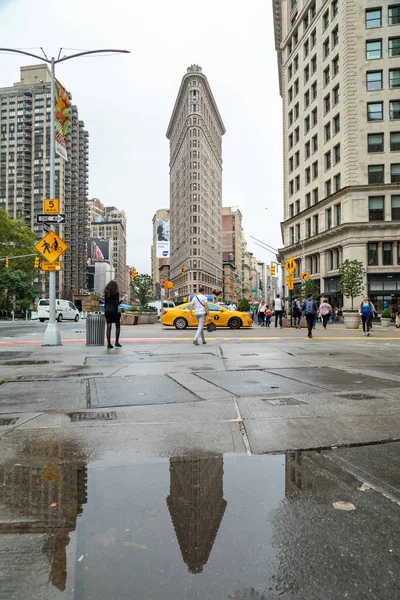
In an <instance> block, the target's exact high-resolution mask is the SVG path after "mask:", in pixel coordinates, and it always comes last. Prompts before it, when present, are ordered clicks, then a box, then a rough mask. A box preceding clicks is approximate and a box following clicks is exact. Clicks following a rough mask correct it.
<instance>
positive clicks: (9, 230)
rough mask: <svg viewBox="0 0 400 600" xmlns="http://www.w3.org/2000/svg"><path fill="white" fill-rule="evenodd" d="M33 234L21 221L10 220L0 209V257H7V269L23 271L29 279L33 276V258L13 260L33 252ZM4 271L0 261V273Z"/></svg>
mask: <svg viewBox="0 0 400 600" xmlns="http://www.w3.org/2000/svg"><path fill="white" fill-rule="evenodd" d="M35 241H36V238H35V234H34V233H33V231H31V230H30V229H29V227H27V226H26V225H25V223H24V221H23V220H22V219H10V218H9V217H8V216H7V213H6V211H5V210H4V209H2V208H0V257H1V258H5V257H8V258H9V259H10V260H9V269H10V270H19V271H23V272H24V273H26V274H27V275H29V276H30V277H32V275H33V270H34V269H33V264H34V257H33V256H28V257H26V258H15V259H13V258H12V257H13V256H20V255H21V254H33V253H34V252H35V249H34V245H35ZM4 270H6V269H5V266H4V261H0V273H3V271H4Z"/></svg>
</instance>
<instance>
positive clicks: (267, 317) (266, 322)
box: [265, 304, 272, 327]
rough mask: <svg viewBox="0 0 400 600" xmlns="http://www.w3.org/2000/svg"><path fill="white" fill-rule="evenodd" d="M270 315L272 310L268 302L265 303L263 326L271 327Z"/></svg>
mask: <svg viewBox="0 0 400 600" xmlns="http://www.w3.org/2000/svg"><path fill="white" fill-rule="evenodd" d="M271 317H272V310H271V309H270V307H269V304H267V307H266V309H265V327H271Z"/></svg>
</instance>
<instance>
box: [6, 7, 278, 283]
mask: <svg viewBox="0 0 400 600" xmlns="http://www.w3.org/2000/svg"><path fill="white" fill-rule="evenodd" d="M0 38H1V44H2V46H4V47H13V48H20V49H22V48H26V49H27V48H34V47H35V48H38V47H40V46H43V48H44V49H45V51H46V53H47V54H48V55H51V54H52V53H53V54H54V53H55V54H56V55H57V54H58V49H59V47H60V46H62V47H64V48H69V49H85V50H86V49H97V48H106V47H116V48H125V49H128V50H130V51H131V54H130V55H126V56H114V57H105V58H82V59H77V60H74V61H71V62H66V63H64V64H62V65H60V66H59V68H58V71H57V78H58V79H59V80H60V81H61V82H62V84H63V85H64V86H65V87H66V88H67V89H68V90H69V91H71V93H72V95H73V101H74V103H76V104H77V105H78V107H79V113H80V117H81V118H82V119H83V120H84V121H85V125H86V127H87V129H88V131H89V134H90V177H89V180H90V188H89V194H90V197H93V196H96V197H98V198H100V200H101V201H102V202H104V203H105V204H107V205H115V206H117V207H118V208H121V209H124V210H125V211H126V213H127V218H128V249H127V260H128V263H130V264H134V265H135V266H136V267H137V268H138V270H139V271H140V272H150V245H151V238H152V224H151V219H152V216H153V214H154V212H155V211H156V210H157V208H163V207H168V206H169V176H168V159H169V148H168V140H167V139H166V137H165V132H166V129H167V125H168V122H169V118H170V116H171V112H172V109H173V106H174V102H175V98H176V95H177V93H178V89H179V85H180V82H181V79H182V77H183V75H184V74H185V72H186V68H187V67H188V65H190V64H192V63H196V64H199V65H201V67H202V68H203V72H204V73H205V75H206V76H207V78H208V80H209V83H210V85H211V88H212V90H213V93H214V96H215V99H216V102H217V104H218V107H219V110H220V113H221V115H222V118H223V121H224V123H225V127H226V130H227V132H226V134H225V136H224V138H223V160H224V174H223V204H224V206H237V207H239V208H240V210H241V212H242V214H243V226H244V231H245V235H246V238H247V240H248V242H249V248H250V250H251V251H253V252H254V253H255V254H256V256H257V257H258V258H259V259H260V260H264V261H266V262H269V261H270V260H271V258H273V257H272V255H271V254H269V253H267V252H265V251H264V250H262V249H261V248H259V247H258V246H256V245H254V244H253V242H252V241H251V240H250V236H251V235H253V236H254V237H256V238H259V239H262V240H264V241H266V242H267V243H269V244H271V245H272V246H275V247H278V246H280V245H281V236H280V226H279V222H280V220H281V215H282V158H281V152H282V150H281V145H282V144H281V114H282V109H281V100H280V97H279V91H278V75H277V60H276V53H275V49H274V36H273V21H272V2H271V0H248V1H247V2H243V0H202V2H190V0H140V1H139V0H115V1H114V2H110V1H109V0H79V1H77V0H68V3H67V4H66V3H63V2H55V0H12V1H11V0H0ZM67 52H68V51H67V50H66V53H67ZM35 62H36V61H35V60H32V61H30V59H28V58H27V59H26V60H25V57H21V58H20V57H17V56H12V55H5V54H1V55H0V86H8V85H11V84H12V83H14V82H15V81H18V80H19V67H20V65H22V64H31V63H35ZM266 207H268V210H265V208H266Z"/></svg>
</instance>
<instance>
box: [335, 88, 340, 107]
mask: <svg viewBox="0 0 400 600" xmlns="http://www.w3.org/2000/svg"><path fill="white" fill-rule="evenodd" d="M339 100H340V88H339V84H338V85H337V86H336V87H334V88H333V104H334V106H335V105H336V104H338V102H339Z"/></svg>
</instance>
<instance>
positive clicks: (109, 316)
mask: <svg viewBox="0 0 400 600" xmlns="http://www.w3.org/2000/svg"><path fill="white" fill-rule="evenodd" d="M126 297H127V296H126V294H125V295H124V296H123V297H122V298H121V299H120V297H119V289H118V284H117V282H116V281H115V280H114V279H113V280H111V281H110V282H109V283H107V285H106V287H105V288H104V316H105V318H106V321H107V348H114V346H113V345H112V344H111V328H112V324H113V323H114V324H115V347H116V348H122V346H121V344H120V343H119V334H120V332H121V315H120V313H119V310H118V306H119V305H120V304H121V302H123V301H124V300H125V299H126Z"/></svg>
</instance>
